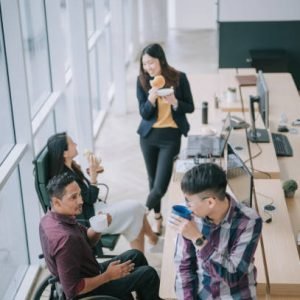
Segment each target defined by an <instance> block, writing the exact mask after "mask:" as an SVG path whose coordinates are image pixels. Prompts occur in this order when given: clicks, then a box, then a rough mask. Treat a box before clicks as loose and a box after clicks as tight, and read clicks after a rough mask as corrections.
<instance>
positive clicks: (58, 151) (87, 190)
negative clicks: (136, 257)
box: [47, 132, 158, 252]
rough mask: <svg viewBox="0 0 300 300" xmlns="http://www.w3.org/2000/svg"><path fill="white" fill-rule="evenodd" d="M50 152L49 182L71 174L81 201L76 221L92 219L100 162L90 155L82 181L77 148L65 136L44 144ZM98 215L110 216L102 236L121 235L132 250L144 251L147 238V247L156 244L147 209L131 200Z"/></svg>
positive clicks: (55, 137) (104, 208)
mask: <svg viewBox="0 0 300 300" xmlns="http://www.w3.org/2000/svg"><path fill="white" fill-rule="evenodd" d="M47 147H48V152H49V162H50V163H49V168H50V171H49V173H50V178H52V177H53V176H55V175H58V174H61V173H64V172H68V173H70V174H72V175H73V176H74V177H75V179H76V182H77V183H78V185H79V187H80V188H81V195H82V199H83V202H84V203H83V209H82V214H81V215H79V216H78V219H86V220H88V219H89V218H90V217H92V216H94V215H95V211H94V203H96V201H97V200H98V193H99V188H98V186H97V176H98V175H99V173H98V172H97V171H98V170H99V167H101V166H100V165H99V161H98V160H97V159H96V158H95V156H94V155H89V172H88V173H89V176H90V180H89V179H88V178H87V177H85V175H84V174H83V172H82V170H81V168H80V166H79V165H78V164H77V163H76V162H75V161H74V158H75V157H76V156H77V154H78V152H77V145H76V143H74V142H73V140H72V138H71V137H70V136H68V135H67V134H66V133H65V132H63V133H58V134H55V135H53V136H52V137H50V138H49V139H48V142H47ZM101 212H103V213H106V214H108V215H110V216H111V218H112V222H111V224H110V226H108V228H107V229H106V230H105V231H103V232H102V234H117V233H118V234H123V235H124V236H125V237H126V239H127V240H128V242H129V243H130V246H131V248H133V249H138V250H140V251H142V252H143V251H144V236H145V235H146V236H147V237H148V238H149V243H150V244H152V245H155V244H157V242H158V238H157V236H156V234H155V233H154V232H153V231H152V229H151V227H150V225H149V223H148V221H147V218H146V213H147V209H146V207H145V206H144V205H143V204H141V203H139V202H138V201H134V200H124V201H122V202H118V203H114V204H106V205H105V204H103V206H102V207H101Z"/></svg>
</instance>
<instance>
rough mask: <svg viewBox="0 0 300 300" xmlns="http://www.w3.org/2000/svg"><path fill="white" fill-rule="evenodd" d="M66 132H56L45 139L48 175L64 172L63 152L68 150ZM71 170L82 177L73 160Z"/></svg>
mask: <svg viewBox="0 0 300 300" xmlns="http://www.w3.org/2000/svg"><path fill="white" fill-rule="evenodd" d="M67 137H68V136H67V134H66V132H61V133H56V134H54V135H52V136H51V137H50V138H49V139H48V141H47V148H48V155H49V175H50V178H52V177H53V176H56V175H59V174H62V173H64V168H65V159H64V152H65V151H67V150H68V140H67ZM72 170H73V171H74V172H75V173H76V174H77V175H78V176H79V177H80V178H81V179H83V178H84V175H83V173H82V171H81V170H80V167H79V166H78V164H76V162H75V161H73V162H72Z"/></svg>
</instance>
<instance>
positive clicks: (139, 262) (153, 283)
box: [80, 250, 160, 300]
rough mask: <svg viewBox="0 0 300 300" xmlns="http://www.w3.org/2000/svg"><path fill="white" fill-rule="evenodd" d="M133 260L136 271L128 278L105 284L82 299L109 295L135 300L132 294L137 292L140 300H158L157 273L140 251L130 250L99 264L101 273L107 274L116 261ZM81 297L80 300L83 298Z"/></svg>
mask: <svg viewBox="0 0 300 300" xmlns="http://www.w3.org/2000/svg"><path fill="white" fill-rule="evenodd" d="M129 259H130V260H131V261H132V262H133V263H134V264H135V267H134V270H133V271H132V272H131V273H130V274H129V275H127V276H126V277H123V278H120V279H116V280H113V281H110V282H108V283H105V284H103V285H101V286H99V287H98V288H96V289H95V290H93V291H92V292H89V293H87V294H84V295H81V297H86V296H95V295H108V296H113V297H116V298H119V299H122V300H133V298H132V295H131V292H133V291H135V292H136V293H137V295H138V297H139V300H157V299H160V298H159V296H158V291H159V277H158V275H157V273H156V271H155V270H154V269H153V268H152V267H150V266H148V262H147V260H146V258H145V256H144V254H143V253H142V252H140V251H138V250H129V251H126V252H124V253H123V254H121V255H118V256H116V257H115V258H113V259H111V260H108V261H105V262H103V263H100V264H99V267H100V271H101V273H103V272H105V270H106V269H107V268H108V265H109V264H110V263H111V262H112V261H115V260H121V262H125V261H127V260H129ZM81 297H80V298H81Z"/></svg>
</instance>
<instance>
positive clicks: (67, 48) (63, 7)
mask: <svg viewBox="0 0 300 300" xmlns="http://www.w3.org/2000/svg"><path fill="white" fill-rule="evenodd" d="M60 17H61V25H62V30H63V34H64V42H65V45H64V47H63V49H64V56H65V70H68V69H69V68H70V67H71V41H70V30H69V21H68V13H67V2H66V0H61V1H60Z"/></svg>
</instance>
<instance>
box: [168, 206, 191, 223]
mask: <svg viewBox="0 0 300 300" xmlns="http://www.w3.org/2000/svg"><path fill="white" fill-rule="evenodd" d="M172 213H173V214H174V215H177V216H179V217H181V218H184V219H187V220H191V219H192V212H191V211H190V210H189V209H188V208H187V207H186V206H184V205H173V206H172Z"/></svg>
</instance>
